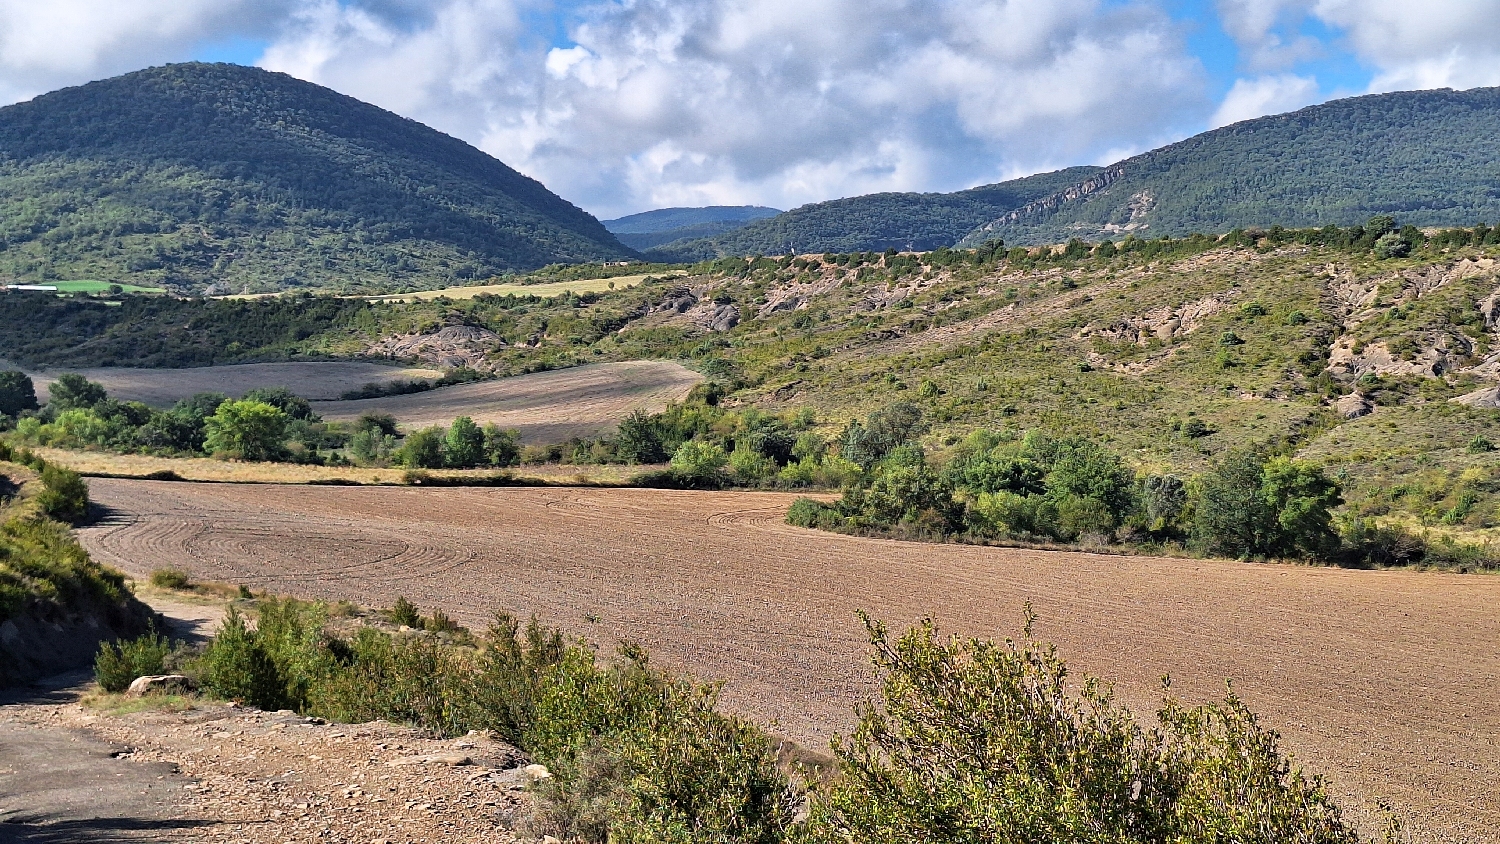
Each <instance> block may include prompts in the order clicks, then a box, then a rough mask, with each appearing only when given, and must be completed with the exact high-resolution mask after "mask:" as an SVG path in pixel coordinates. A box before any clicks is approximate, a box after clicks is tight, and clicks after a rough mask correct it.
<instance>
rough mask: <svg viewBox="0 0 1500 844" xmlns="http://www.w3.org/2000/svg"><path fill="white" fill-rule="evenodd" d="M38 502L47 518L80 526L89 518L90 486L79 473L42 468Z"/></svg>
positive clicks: (52, 467) (55, 467) (62, 469)
mask: <svg viewBox="0 0 1500 844" xmlns="http://www.w3.org/2000/svg"><path fill="white" fill-rule="evenodd" d="M36 501H37V506H39V507H40V508H41V510H42V512H43V513H45V514H46V515H47V516H49V517H51V518H54V519H57V520H58V521H63V522H69V523H72V524H78V523H79V522H81V521H83V520H84V519H85V518H87V517H88V512H89V488H88V484H86V483H84V482H83V478H82V477H80V476H79V474H78V473H77V472H74V471H71V470H68V469H64V468H62V467H60V466H53V465H51V464H48V465H45V466H43V468H42V491H41V493H40V494H38V495H37V497H36Z"/></svg>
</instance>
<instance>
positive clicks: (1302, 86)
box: [1209, 73, 1320, 129]
mask: <svg viewBox="0 0 1500 844" xmlns="http://www.w3.org/2000/svg"><path fill="white" fill-rule="evenodd" d="M1319 99H1320V97H1319V91H1318V81H1317V80H1316V79H1314V78H1312V77H1311V76H1297V75H1295V74H1291V73H1283V74H1278V75H1276V76H1260V77H1257V78H1255V79H1236V80H1235V81H1234V86H1233V87H1232V88H1230V89H1229V93H1228V94H1227V95H1225V97H1224V101H1223V102H1222V103H1220V104H1219V110H1218V111H1216V112H1214V116H1213V119H1212V120H1210V121H1209V125H1210V126H1211V127H1212V128H1215V129H1217V128H1219V127H1220V126H1228V125H1229V124H1231V123H1238V122H1239V121H1241V120H1249V119H1250V118H1252V117H1262V116H1264V115H1267V114H1279V113H1281V112H1285V111H1294V110H1296V109H1299V108H1302V107H1303V106H1305V105H1311V104H1312V103H1315V102H1317V101H1318V100H1319Z"/></svg>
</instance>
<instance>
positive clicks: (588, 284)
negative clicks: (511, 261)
mask: <svg viewBox="0 0 1500 844" xmlns="http://www.w3.org/2000/svg"><path fill="white" fill-rule="evenodd" d="M676 274H678V273H642V274H640V275H622V276H616V277H614V278H586V279H580V280H578V281H547V282H542V283H540V284H481V285H476V286H473V287H445V288H443V289H442V290H424V291H422V292H420V293H401V294H395V295H390V296H371V297H368V298H369V299H370V301H372V302H425V301H431V300H433V299H473V298H474V297H475V296H510V295H515V296H541V297H552V296H563V295H565V294H568V293H603V292H605V291H607V290H624V289H626V288H629V287H634V286H636V285H637V284H640V283H641V282H642V281H645V280H646V279H647V278H653V277H654V278H665V277H668V276H671V275H676Z"/></svg>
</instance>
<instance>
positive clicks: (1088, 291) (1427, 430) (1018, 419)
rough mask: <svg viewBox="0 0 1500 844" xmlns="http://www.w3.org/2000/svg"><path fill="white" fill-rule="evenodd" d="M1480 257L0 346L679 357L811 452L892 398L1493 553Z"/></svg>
mask: <svg viewBox="0 0 1500 844" xmlns="http://www.w3.org/2000/svg"><path fill="white" fill-rule="evenodd" d="M1377 244H1379V245H1378V246H1377ZM1402 253H1406V254H1404V255H1402ZM1385 256H1391V257H1385ZM1497 260H1500V228H1497V229H1490V228H1487V227H1483V226H1481V227H1477V228H1474V229H1458V230H1451V231H1444V232H1441V233H1438V234H1435V235H1430V236H1428V235H1424V234H1423V233H1422V232H1420V231H1418V230H1417V229H1415V228H1411V227H1406V228H1403V229H1399V230H1396V231H1386V230H1385V227H1384V226H1383V225H1376V226H1367V227H1358V228H1352V229H1337V230H1331V231H1330V230H1302V231H1282V232H1276V233H1267V234H1266V235H1262V236H1251V235H1241V234H1233V235H1229V236H1225V237H1223V238H1210V237H1201V236H1200V237H1195V238H1188V239H1181V240H1172V241H1163V240H1149V241H1148V240H1141V239H1129V240H1127V241H1125V242H1124V243H1123V244H1122V245H1120V246H1118V247H1117V246H1116V245H1115V244H1113V243H1105V244H1101V245H1099V246H1097V247H1090V246H1087V245H1083V244H1075V245H1074V246H1072V247H1069V248H1067V249H1062V248H1033V249H1025V248H1019V247H1017V248H1012V249H1010V250H1005V251H998V252H997V251H992V250H981V251H978V252H974V251H953V250H946V249H944V250H937V251H934V252H929V253H926V254H897V253H894V252H887V253H884V254H882V253H869V252H865V253H854V254H848V253H846V254H840V255H823V256H803V257H798V258H795V259H793V258H785V259H770V258H761V259H758V260H753V261H747V260H745V259H739V258H724V259H719V260H716V261H713V262H704V263H701V264H699V265H697V266H695V267H694V268H693V270H692V274H691V275H690V276H688V277H686V278H684V277H675V278H669V279H661V280H647V281H645V282H643V283H642V284H640V285H638V286H635V287H632V288H630V289H628V290H627V289H621V290H614V291H603V292H600V293H598V294H588V295H584V296H565V297H559V298H554V299H547V300H543V299H538V298H536V297H514V296H512V297H496V296H481V297H477V298H475V299H473V300H468V301H447V302H444V301H431V302H420V303H412V304H391V303H379V304H377V303H370V302H366V301H363V300H340V299H331V298H326V297H289V298H280V299H268V300H260V301H254V302H227V301H220V302H204V301H201V300H194V301H187V300H173V299H168V298H164V297H157V298H143V297H127V300H126V301H125V302H124V304H122V305H119V306H116V307H108V306H106V304H105V303H104V302H100V301H95V300H84V299H78V300H62V299H57V298H55V297H51V296H47V295H10V296H0V344H3V347H4V348H6V349H7V350H14V351H13V352H12V353H11V354H12V355H13V357H12V359H13V360H16V361H17V362H20V363H23V364H26V365H41V364H49V365H52V366H54V367H58V366H75V367H85V366H96V365H103V364H115V365H129V364H132V363H135V364H156V365H166V364H175V365H183V364H192V363H209V362H220V363H222V362H243V361H250V360H275V359H287V358H294V357H310V356H332V357H349V356H355V355H358V354H359V353H360V352H361V351H362V350H363V349H365V348H367V347H368V346H369V345H370V344H372V343H373V342H374V341H375V340H377V339H379V338H381V337H385V336H389V335H391V334H397V333H406V332H423V331H432V330H435V329H437V328H439V327H441V326H443V325H452V324H465V325H474V326H479V327H483V328H487V329H489V330H491V331H494V332H495V333H496V335H498V340H497V341H496V342H495V344H494V348H493V350H492V351H491V352H490V354H489V356H488V359H487V360H486V361H485V363H484V364H483V368H486V369H489V370H491V371H493V372H494V373H495V374H501V375H503V374H513V373H520V372H528V371H535V370H539V369H548V368H557V367H564V366H572V365H577V364H581V363H588V362H598V361H610V360H628V359H653V358H668V359H680V360H685V361H688V362H689V363H690V364H691V365H693V366H696V367H698V368H700V369H701V370H702V371H703V372H705V373H706V374H707V375H709V377H710V378H711V379H713V380H715V381H717V382H719V383H720V384H722V385H723V387H724V389H725V390H726V391H727V393H726V395H725V404H726V405H728V406H734V407H738V408H741V409H743V408H756V409H759V410H763V411H768V412H776V413H791V412H796V411H800V410H801V409H804V408H806V409H809V410H810V411H811V412H812V414H813V418H814V419H816V420H817V432H818V433H819V435H821V436H824V437H829V438H831V437H836V436H838V434H839V432H840V430H841V429H842V428H843V426H844V424H845V423H846V422H848V421H849V420H851V419H858V418H863V417H864V416H866V415H867V414H869V413H871V412H872V411H875V410H877V409H879V408H882V407H885V406H887V405H889V404H890V403H892V402H897V401H907V402H911V403H913V404H915V405H916V406H918V407H919V408H920V409H921V411H922V413H923V415H924V416H925V418H926V420H927V421H928V423H930V425H931V429H930V431H929V432H928V433H927V435H926V437H925V438H924V440H923V443H924V445H925V446H926V447H927V448H928V449H929V452H930V453H932V454H933V455H941V454H943V453H944V451H945V450H946V449H949V448H950V447H953V446H954V445H955V444H957V443H959V442H960V440H961V439H962V438H963V437H965V436H967V435H968V434H969V432H971V431H973V430H975V429H977V428H988V429H992V430H999V431H1007V432H1011V433H1012V434H1018V433H1020V432H1023V431H1027V430H1033V429H1041V430H1046V431H1052V432H1056V433H1063V434H1076V435H1082V436H1087V437H1089V438H1091V439H1093V440H1095V441H1097V442H1100V443H1104V444H1107V445H1108V447H1109V448H1111V449H1113V450H1114V451H1116V452H1118V453H1119V454H1121V455H1122V456H1123V457H1124V458H1125V459H1126V460H1127V462H1128V463H1129V464H1130V465H1131V466H1132V467H1133V468H1134V469H1135V470H1137V471H1142V472H1176V473H1181V474H1183V476H1188V475H1191V474H1193V473H1196V472H1199V471H1202V470H1203V469H1204V468H1205V467H1207V466H1209V465H1210V464H1211V463H1212V462H1213V461H1214V460H1216V459H1218V458H1220V457H1222V456H1224V455H1225V454H1226V453H1228V452H1229V451H1231V450H1233V449H1236V448H1242V447H1245V446H1247V445H1251V444H1254V443H1264V442H1275V443H1281V444H1282V445H1283V447H1290V448H1292V449H1294V450H1295V451H1296V452H1297V453H1300V454H1302V455H1303V456H1306V457H1308V458H1310V459H1313V460H1316V461H1318V462H1319V463H1320V464H1322V465H1324V466H1326V467H1327V468H1328V471H1329V472H1330V474H1331V475H1333V476H1335V477H1337V478H1340V479H1341V480H1342V481H1343V482H1344V484H1345V498H1346V499H1347V500H1348V501H1349V502H1350V503H1349V505H1348V506H1347V507H1346V510H1347V511H1348V512H1350V513H1353V514H1358V515H1362V516H1369V517H1372V518H1384V519H1393V520H1397V521H1403V520H1404V521H1406V522H1409V523H1412V524H1421V525H1423V526H1424V529H1427V530H1431V531H1438V532H1443V531H1458V532H1462V531H1471V532H1472V531H1479V532H1484V533H1486V534H1488V535H1491V536H1494V537H1495V538H1497V539H1500V466H1497V464H1496V462H1495V460H1494V453H1495V452H1494V451H1493V449H1494V448H1495V446H1496V444H1497V443H1500V410H1497V408H1500V397H1497V395H1496V385H1497V383H1500V304H1497V302H1500V263H1497ZM727 312H732V313H733V315H734V316H735V317H736V320H733V321H731V320H726V319H724V318H723V317H724V315H725V314H726V313H727ZM250 326H253V327H254V330H253V331H252V330H249V328H248V327H250ZM500 341H503V343H504V345H501V342H500ZM1460 399H1462V400H1461V401H1460ZM578 454H579V455H581V456H579V457H577V458H576V459H581V460H588V459H594V458H591V457H590V456H589V455H590V454H593V452H591V451H589V450H588V449H586V448H585V449H583V450H582V451H580V452H578Z"/></svg>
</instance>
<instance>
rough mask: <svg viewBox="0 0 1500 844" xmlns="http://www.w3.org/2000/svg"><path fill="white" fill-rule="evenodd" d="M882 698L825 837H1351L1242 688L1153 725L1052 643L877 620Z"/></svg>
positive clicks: (848, 753)
mask: <svg viewBox="0 0 1500 844" xmlns="http://www.w3.org/2000/svg"><path fill="white" fill-rule="evenodd" d="M865 623H866V626H867V629H868V630H869V633H870V642H871V645H872V647H873V650H874V654H873V659H874V663H875V667H876V670H877V672H878V673H879V674H880V676H881V680H882V685H881V693H880V704H881V705H880V706H879V707H878V708H876V707H871V708H869V709H867V710H865V711H864V712H862V714H861V717H860V720H859V724H858V726H857V727H856V728H855V730H854V733H853V734H852V735H851V736H850V737H849V739H848V740H847V741H840V742H837V743H836V744H835V753H836V755H837V757H838V761H839V771H840V775H839V777H838V779H836V780H835V781H834V782H833V783H832V784H831V785H830V786H827V787H826V788H824V789H823V790H821V792H820V793H818V794H816V795H815V799H814V801H813V807H812V817H811V819H810V823H809V828H808V838H809V839H810V840H811V841H815V842H828V844H833V842H840V844H843V842H851V841H852V842H893V844H894V842H897V841H902V842H904V841H986V842H990V841H1004V842H1017V844H1021V843H1022V842H1037V841H1048V842H1054V841H1055V842H1079V844H1082V843H1083V842H1105V841H1108V842H1122V844H1123V843H1124V842H1141V844H1145V842H1159V841H1173V842H1208V841H1233V842H1241V844H1251V842H1265V844H1272V842H1284V841H1300V842H1308V843H1309V844H1311V843H1312V842H1317V844H1354V842H1357V841H1358V840H1359V837H1358V835H1357V834H1356V833H1355V832H1354V831H1353V830H1352V829H1350V828H1349V827H1348V826H1347V825H1345V824H1344V822H1343V821H1342V820H1341V818H1340V815H1339V811H1338V809H1337V807H1336V806H1335V805H1334V804H1333V802H1332V800H1331V799H1330V798H1329V796H1328V794H1327V793H1326V792H1325V790H1324V789H1323V786H1322V783H1321V782H1319V781H1318V780H1316V779H1308V778H1305V777H1303V776H1302V774H1300V773H1299V772H1296V771H1294V770H1293V769H1292V768H1291V767H1290V765H1289V763H1288V762H1287V760H1286V759H1285V758H1284V757H1283V756H1282V755H1281V753H1280V751H1279V749H1278V746H1277V736H1276V734H1275V733H1272V732H1269V731H1266V730H1263V729H1261V728H1260V726H1259V724H1258V723H1257V722H1256V720H1255V717H1254V715H1253V714H1251V713H1250V712H1249V711H1248V710H1247V709H1246V708H1245V706H1244V704H1243V703H1241V702H1240V701H1239V700H1238V699H1237V698H1235V697H1234V696H1233V694H1231V695H1230V696H1229V697H1228V698H1226V700H1225V701H1224V702H1222V703H1218V704H1210V705H1208V706H1204V707H1201V708H1197V709H1186V708H1183V707H1182V706H1180V705H1178V704H1177V703H1176V702H1175V701H1172V700H1170V699H1168V700H1167V701H1166V704H1165V705H1164V707H1163V709H1162V710H1161V712H1160V714H1159V715H1158V724H1157V725H1156V726H1155V727H1153V728H1151V729H1146V728H1144V727H1142V726H1141V725H1140V724H1138V722H1137V721H1136V720H1135V718H1134V716H1133V715H1132V714H1131V712H1130V711H1129V710H1128V709H1126V708H1125V707H1124V706H1123V705H1121V704H1120V703H1118V702H1117V701H1116V700H1115V699H1114V697H1113V695H1112V694H1111V693H1110V691H1109V690H1108V688H1107V687H1105V686H1104V685H1102V684H1101V683H1099V682H1098V681H1097V680H1094V679H1092V678H1087V677H1085V678H1083V679H1082V681H1081V682H1078V681H1074V680H1072V679H1071V678H1070V677H1069V674H1068V671H1067V666H1066V664H1065V663H1064V662H1063V660H1062V659H1061V657H1059V656H1058V654H1057V652H1056V650H1055V649H1054V648H1052V647H1051V646H1047V645H1042V644H1039V643H1036V642H1034V641H1033V640H1032V639H1031V638H1030V635H1029V633H1030V631H1029V624H1028V630H1027V636H1026V638H1025V639H1024V640H1023V641H1019V642H1017V641H1012V640H1007V641H1005V642H1003V643H995V642H991V641H982V640H977V639H969V640H960V639H958V638H950V639H947V640H943V639H940V638H939V637H938V633H937V629H936V628H935V626H934V625H933V624H932V622H930V621H928V622H924V623H923V624H922V625H921V626H919V627H917V628H914V629H913V630H911V631H909V632H907V633H906V634H905V635H903V636H902V637H900V638H899V639H897V640H894V641H893V640H892V639H891V638H890V637H889V636H888V634H887V632H886V630H885V628H884V627H883V626H882V625H879V624H876V623H873V622H871V621H869V620H868V619H866V621H865Z"/></svg>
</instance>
